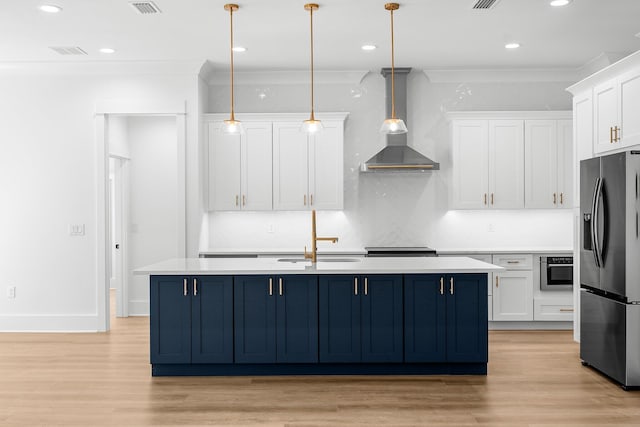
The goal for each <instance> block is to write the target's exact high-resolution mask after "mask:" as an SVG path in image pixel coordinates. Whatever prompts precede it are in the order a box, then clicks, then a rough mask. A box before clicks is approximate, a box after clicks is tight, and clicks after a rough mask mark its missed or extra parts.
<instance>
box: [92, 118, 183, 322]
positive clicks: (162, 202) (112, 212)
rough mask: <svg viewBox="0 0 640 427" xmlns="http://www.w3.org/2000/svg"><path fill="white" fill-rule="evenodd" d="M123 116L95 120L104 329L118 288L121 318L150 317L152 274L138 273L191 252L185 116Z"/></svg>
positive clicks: (100, 308)
mask: <svg viewBox="0 0 640 427" xmlns="http://www.w3.org/2000/svg"><path fill="white" fill-rule="evenodd" d="M183 108H184V107H183ZM122 111H123V112H121V113H116V112H114V113H103V114H98V115H97V116H96V119H97V120H96V121H97V142H98V153H99V156H98V177H99V180H98V182H99V191H98V193H99V194H98V217H99V220H98V228H99V230H98V237H99V239H98V261H99V265H98V267H99V268H98V270H99V271H98V284H99V285H100V284H102V286H99V289H100V288H101V287H102V289H103V290H102V291H100V290H99V291H98V318H99V319H98V320H99V324H100V325H102V327H101V328H99V330H101V331H108V330H109V329H110V321H109V318H110V311H111V305H112V304H111V295H110V294H111V292H112V291H111V288H112V287H113V288H114V291H113V294H114V298H115V304H113V305H114V308H115V312H116V313H115V314H116V316H117V317H127V316H146V315H148V314H149V280H148V276H139V275H135V274H134V270H135V269H136V268H139V267H142V266H144V265H148V264H153V263H155V262H159V261H162V260H165V259H167V258H175V257H184V256H185V253H186V226H185V224H186V223H185V216H186V204H185V199H186V195H185V185H184V183H185V164H184V161H185V116H184V114H180V113H173V114H159V113H157V112H154V110H153V109H150V113H149V114H143V113H140V112H136V113H126V107H125V108H123V109H122ZM101 154H102V155H101ZM100 176H102V178H103V180H102V183H103V184H100ZM100 217H102V219H100ZM101 224H102V227H101ZM100 236H102V238H103V240H102V242H103V243H104V245H103V244H101V243H100V240H101V239H100ZM101 260H103V261H102V262H101Z"/></svg>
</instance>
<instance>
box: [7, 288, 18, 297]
mask: <svg viewBox="0 0 640 427" xmlns="http://www.w3.org/2000/svg"><path fill="white" fill-rule="evenodd" d="M15 297H16V287H15V286H7V298H9V299H14V298H15Z"/></svg>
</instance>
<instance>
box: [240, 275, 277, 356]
mask: <svg viewBox="0 0 640 427" xmlns="http://www.w3.org/2000/svg"><path fill="white" fill-rule="evenodd" d="M275 295H276V293H275V285H274V283H273V278H271V277H268V276H235V277H234V284H233V297H234V301H233V306H234V320H235V327H234V335H235V362H236V363H275V362H276V300H275Z"/></svg>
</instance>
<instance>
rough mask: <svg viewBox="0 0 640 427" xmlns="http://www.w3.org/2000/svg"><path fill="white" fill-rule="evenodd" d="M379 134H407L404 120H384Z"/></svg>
mask: <svg viewBox="0 0 640 427" xmlns="http://www.w3.org/2000/svg"><path fill="white" fill-rule="evenodd" d="M380 132H381V133H386V134H388V135H397V134H400V133H407V126H406V125H405V124H404V120H402V119H386V120H385V121H384V122H382V127H380Z"/></svg>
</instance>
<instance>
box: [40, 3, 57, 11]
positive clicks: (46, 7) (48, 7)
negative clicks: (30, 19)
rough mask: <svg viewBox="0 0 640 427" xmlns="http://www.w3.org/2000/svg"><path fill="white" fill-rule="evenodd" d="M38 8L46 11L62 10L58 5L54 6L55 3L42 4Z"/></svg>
mask: <svg viewBox="0 0 640 427" xmlns="http://www.w3.org/2000/svg"><path fill="white" fill-rule="evenodd" d="M39 9H40V10H41V11H43V12H47V13H58V12H61V11H62V8H61V7H60V6H56V5H55V4H43V5H41V6H40V7H39Z"/></svg>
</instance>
